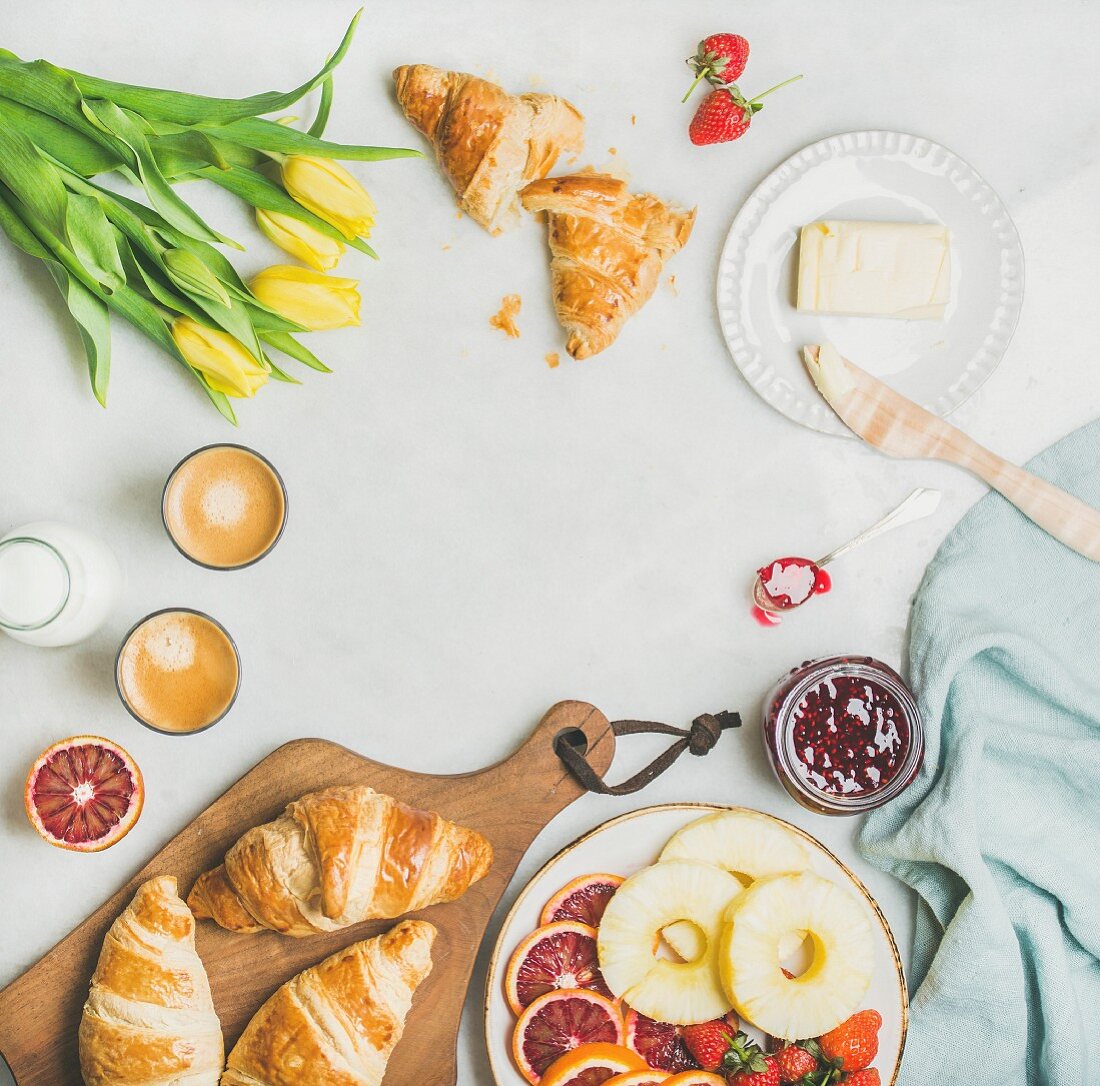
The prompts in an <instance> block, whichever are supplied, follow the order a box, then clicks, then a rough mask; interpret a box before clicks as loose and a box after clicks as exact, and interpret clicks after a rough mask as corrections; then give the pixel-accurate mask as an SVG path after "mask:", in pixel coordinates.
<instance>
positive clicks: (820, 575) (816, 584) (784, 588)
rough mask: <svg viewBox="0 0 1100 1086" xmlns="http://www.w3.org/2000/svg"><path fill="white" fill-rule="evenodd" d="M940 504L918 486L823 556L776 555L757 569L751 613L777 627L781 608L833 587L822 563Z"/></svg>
mask: <svg viewBox="0 0 1100 1086" xmlns="http://www.w3.org/2000/svg"><path fill="white" fill-rule="evenodd" d="M939 504H940V492H939V491H938V490H929V489H927V488H925V487H921V488H920V489H918V490H914V491H913V493H912V494H910V495H909V497H908V498H906V499H905V501H903V502H902V503H901V505H899V506H898V507H897V508H896V509H894V510H893V511H892V512H890V513H887V514H886V516H885V517H883V518H882V520H880V521H878V523H877V524H872V525H871V527H870V528H868V529H867V530H866V531H865V532H860V534H859V535H857V536H856V537H855V538H854V539H850V540H848V542H847V543H845V544H844V545H843V546H840V547H837V548H836V550H833V551H830V552H829V553H828V554H827V555H825V557H824V558H818V559H817V561H813V560H812V559H809V558H776V559H774V560H773V561H771V562H769V563H768V564H767V565H765V566H761V567H760V569H758V570H757V571H756V582H755V583H754V585H753V590H752V599H753V606H752V612H751V613H752V616H753V618H755V619H756V621H757V622H759V623H760V625H761V626H777V625H779V622H780V614H781V613H782V612H783V611H793V610H794V609H795V608H796V607H801V606H802V605H803V604H804V603H805V602H806V601H807V600H809V599H811V598H812V597H813V596H820V595H823V594H824V593H825V592H828V591H829V589H830V588H832V587H833V582H832V578H831V577H830V576H829V574H828V573H826V572H825V566H826V565H828V564H829V563H830V562H832V561H833V560H834V559H836V558H839V557H840V556H841V555H842V554H847V553H848V551H851V550H855V548H856V547H859V546H862V545H863V544H864V543H867V542H869V541H870V540H872V539H874V538H875V537H876V536H880V535H882V534H883V533H884V532H888V531H890V530H891V529H892V528H900V527H901V525H903V524H911V523H912V522H913V521H915V520H920V519H921V518H922V517H927V516H930V515H931V514H932V513H934V512H935V511H936V507H937V506H938V505H939Z"/></svg>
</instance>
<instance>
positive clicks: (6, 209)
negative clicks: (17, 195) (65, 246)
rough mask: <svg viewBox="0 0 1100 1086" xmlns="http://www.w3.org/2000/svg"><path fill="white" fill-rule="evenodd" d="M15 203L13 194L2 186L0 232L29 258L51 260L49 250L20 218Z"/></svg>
mask: <svg viewBox="0 0 1100 1086" xmlns="http://www.w3.org/2000/svg"><path fill="white" fill-rule="evenodd" d="M14 205H15V201H14V198H12V195H11V192H10V191H9V190H8V189H7V188H6V187H5V186H4V185H0V230H3V231H4V233H5V234H7V236H8V240H9V241H10V242H11V243H12V244H13V245H14V246H16V247H17V248H19V249H22V250H23V252H25V253H26V254H27V255H28V256H34V257H37V258H38V259H39V260H49V259H50V253H49V250H48V249H47V248H46V247H45V246H44V245H43V244H42V242H40V241H39V240H38V238H37V237H36V236H35V233H34V231H33V230H31V228H30V227H29V226H28V225H27V224H26V223H25V222H24V221H23V220H22V219H21V218H20V217H19V214H18V212H17V211H16V210H15V206H14Z"/></svg>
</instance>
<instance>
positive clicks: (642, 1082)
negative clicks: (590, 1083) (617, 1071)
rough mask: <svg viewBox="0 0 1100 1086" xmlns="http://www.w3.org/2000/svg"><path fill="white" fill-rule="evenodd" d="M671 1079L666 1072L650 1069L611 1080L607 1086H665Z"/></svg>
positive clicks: (632, 1072) (628, 1073)
mask: <svg viewBox="0 0 1100 1086" xmlns="http://www.w3.org/2000/svg"><path fill="white" fill-rule="evenodd" d="M668 1080H669V1077H668V1075H666V1074H665V1073H664V1071H655V1070H654V1069H653V1068H652V1067H650V1068H649V1069H648V1070H646V1071H628V1072H627V1073H626V1074H625V1075H616V1076H615V1077H614V1078H609V1079H608V1080H607V1083H606V1084H605V1086H664V1084H665V1083H666V1082H668Z"/></svg>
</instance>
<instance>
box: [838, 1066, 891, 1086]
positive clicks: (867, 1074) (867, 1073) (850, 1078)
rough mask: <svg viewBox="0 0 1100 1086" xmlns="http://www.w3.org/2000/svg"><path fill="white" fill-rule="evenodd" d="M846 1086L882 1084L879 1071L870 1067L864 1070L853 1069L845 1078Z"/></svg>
mask: <svg viewBox="0 0 1100 1086" xmlns="http://www.w3.org/2000/svg"><path fill="white" fill-rule="evenodd" d="M844 1086H882V1079H881V1078H879V1074H878V1071H876V1070H875V1068H873V1067H868V1068H867V1069H866V1070H863V1071H853V1072H852V1073H851V1074H850V1075H847V1076H846V1077H845V1078H844Z"/></svg>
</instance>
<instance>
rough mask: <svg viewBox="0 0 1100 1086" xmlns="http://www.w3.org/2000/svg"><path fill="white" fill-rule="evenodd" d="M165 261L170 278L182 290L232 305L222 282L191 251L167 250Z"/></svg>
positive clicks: (164, 255)
mask: <svg viewBox="0 0 1100 1086" xmlns="http://www.w3.org/2000/svg"><path fill="white" fill-rule="evenodd" d="M163 260H164V267H165V269H166V270H167V272H168V276H169V278H170V279H171V280H172V282H174V283H175V284H176V285H177V286H178V287H180V288H181V289H182V290H185V291H187V292H188V293H189V294H198V295H199V296H200V297H203V298H209V299H210V300H211V301H215V302H219V303H220V304H221V305H224V306H228V305H231V304H232V303H231V302H230V299H229V295H228V294H227V293H226V290H225V287H224V286H223V285H222V283H221V280H220V279H218V277H217V276H216V275H215V274H214V273H213V272H212V271H211V270H210V269H209V268H208V267H207V266H206V265H205V264H204V263H203V262H202V261H201V260H200V259H199V258H198V257H197V256H196V255H195V254H194V253H193V252H191V251H190V250H189V249H166V250H165V252H164V253H163Z"/></svg>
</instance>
